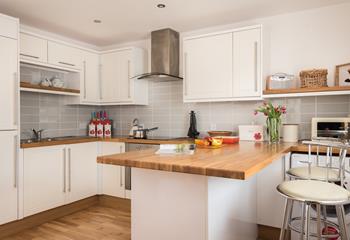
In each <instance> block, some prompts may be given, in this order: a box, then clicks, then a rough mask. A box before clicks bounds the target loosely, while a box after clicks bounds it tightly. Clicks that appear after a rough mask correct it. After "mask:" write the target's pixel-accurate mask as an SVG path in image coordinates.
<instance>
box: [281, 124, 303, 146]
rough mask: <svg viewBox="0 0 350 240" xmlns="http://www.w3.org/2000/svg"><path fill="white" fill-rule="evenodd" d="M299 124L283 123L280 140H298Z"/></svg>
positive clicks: (292, 141)
mask: <svg viewBox="0 0 350 240" xmlns="http://www.w3.org/2000/svg"><path fill="white" fill-rule="evenodd" d="M298 136H299V125H298V124H283V128H282V140H283V142H291V143H294V142H298V140H299V137H298Z"/></svg>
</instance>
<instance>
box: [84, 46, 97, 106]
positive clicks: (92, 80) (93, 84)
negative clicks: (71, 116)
mask: <svg viewBox="0 0 350 240" xmlns="http://www.w3.org/2000/svg"><path fill="white" fill-rule="evenodd" d="M82 71H83V73H82V78H81V81H80V89H81V90H80V96H81V102H82V103H87V104H89V103H90V104H96V103H99V101H100V56H99V55H98V54H97V53H91V52H86V51H84V52H83V68H82Z"/></svg>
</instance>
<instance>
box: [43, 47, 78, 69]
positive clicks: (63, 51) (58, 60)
mask: <svg viewBox="0 0 350 240" xmlns="http://www.w3.org/2000/svg"><path fill="white" fill-rule="evenodd" d="M48 62H49V63H51V64H55V65H59V66H62V67H68V68H75V69H80V68H81V67H82V66H81V65H82V62H83V57H82V54H81V50H79V49H77V48H74V47H70V46H66V45H63V44H60V43H56V42H51V41H49V42H48Z"/></svg>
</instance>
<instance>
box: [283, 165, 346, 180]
mask: <svg viewBox="0 0 350 240" xmlns="http://www.w3.org/2000/svg"><path fill="white" fill-rule="evenodd" d="M287 173H288V174H289V175H292V176H295V177H297V178H302V179H309V168H308V167H295V168H291V169H289V170H288V171H287ZM338 173H339V172H338V171H337V170H334V169H329V168H328V181H332V182H334V181H340V180H339V179H340V178H339V174H338ZM326 178H327V168H325V167H311V174H310V179H311V180H321V181H326Z"/></svg>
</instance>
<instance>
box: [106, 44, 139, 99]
mask: <svg viewBox="0 0 350 240" xmlns="http://www.w3.org/2000/svg"><path fill="white" fill-rule="evenodd" d="M131 56H132V50H122V51H116V52H112V53H106V54H103V55H102V56H101V77H102V79H101V88H102V93H101V94H102V96H101V97H102V101H103V102H123V101H131V99H132V95H133V94H132V92H133V91H132V82H131V79H130V77H131V76H130V73H131V71H132V69H131V68H132V63H131Z"/></svg>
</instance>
